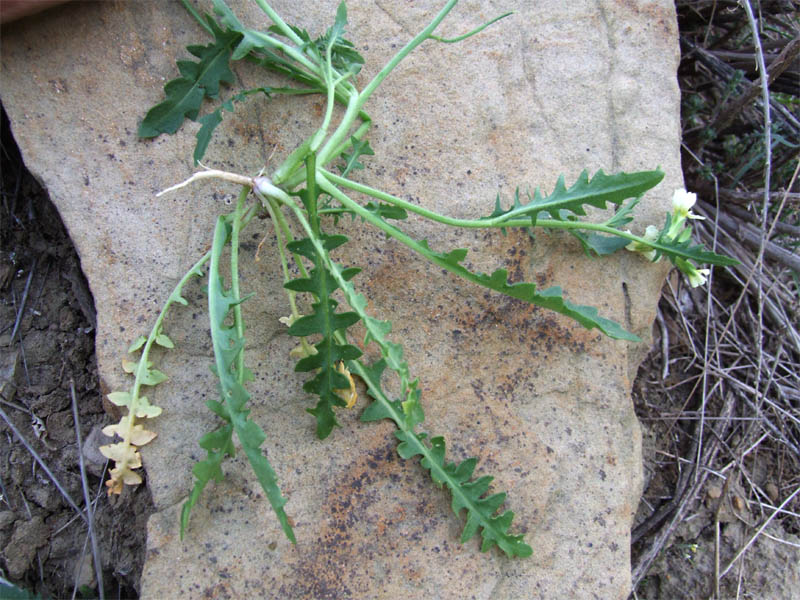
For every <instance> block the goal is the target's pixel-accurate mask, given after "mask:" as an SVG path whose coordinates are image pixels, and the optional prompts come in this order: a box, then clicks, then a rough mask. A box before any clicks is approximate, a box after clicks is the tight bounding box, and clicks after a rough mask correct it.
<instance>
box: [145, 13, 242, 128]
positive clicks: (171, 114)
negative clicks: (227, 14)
mask: <svg viewBox="0 0 800 600" xmlns="http://www.w3.org/2000/svg"><path fill="white" fill-rule="evenodd" d="M206 20H207V22H208V25H209V27H210V29H211V31H212V32H213V34H214V41H213V42H212V43H211V44H208V45H206V46H188V47H187V50H188V51H189V52H190V53H191V54H192V55H194V56H195V57H197V58H198V59H199V60H198V62H193V61H190V60H181V61H178V62H177V65H178V70H179V71H180V74H181V76H180V77H178V78H177V79H173V80H172V81H170V82H168V83H167V84H166V85H165V86H164V93H165V94H166V99H165V100H163V101H162V102H160V103H159V104H156V105H155V106H154V107H153V108H151V109H150V110H149V111H148V112H147V114H146V115H145V117H144V119H143V120H142V122H141V123H140V125H139V131H138V135H139V137H142V138H152V137H156V136H158V135H161V134H162V133H170V134H171V133H175V132H176V131H177V130H178V128H179V127H180V126H181V125H182V124H183V121H184V120H185V119H191V120H195V119H197V115H198V113H199V111H200V105H201V104H202V102H203V99H204V98H216V97H217V96H218V95H219V90H220V84H222V83H226V84H231V83H233V80H234V76H233V72H232V71H231V70H230V66H229V64H230V60H231V53H232V49H233V47H234V46H235V45H236V44H237V43H238V42H239V40H240V39H241V34H239V33H238V32H233V31H223V30H222V29H220V27H219V26H218V25H217V24H216V22H214V20H213V19H211V18H210V17H207V19H206Z"/></svg>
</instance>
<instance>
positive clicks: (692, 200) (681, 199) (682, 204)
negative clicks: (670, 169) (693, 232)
mask: <svg viewBox="0 0 800 600" xmlns="http://www.w3.org/2000/svg"><path fill="white" fill-rule="evenodd" d="M696 203H697V194H695V193H694V192H687V191H686V190H685V189H683V188H681V189H679V190H675V193H674V194H672V213H673V214H674V215H675V216H676V217H678V218H679V219H680V218H683V219H705V217H701V216H700V215H696V214H694V213H693V212H692V211H691V210H690V209H691V208H692V207H693V206H694V205H695V204H696Z"/></svg>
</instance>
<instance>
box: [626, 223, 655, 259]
mask: <svg viewBox="0 0 800 600" xmlns="http://www.w3.org/2000/svg"><path fill="white" fill-rule="evenodd" d="M626 231H627V233H630V230H626ZM659 233H660V231H659V229H658V227H656V226H655V225H648V226H647V229H645V230H644V235H643V236H642V238H644V239H645V240H647V241H648V242H655V241H656V240H657V239H658V234H659ZM625 249H626V250H630V251H631V252H639V253H640V254H641V255H642V256H644V257H645V258H646V259H647V260H649V261H652V260H654V259H655V257H656V251H655V250H654V249H653V247H652V246H650V245H648V244H644V243H642V242H639V241H633V242H631V243H630V244H628V245H627V246H625Z"/></svg>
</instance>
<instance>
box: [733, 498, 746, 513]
mask: <svg viewBox="0 0 800 600" xmlns="http://www.w3.org/2000/svg"><path fill="white" fill-rule="evenodd" d="M731 502H732V503H733V508H734V509H736V512H742V511H744V509H745V502H744V500H742V498H741V496H734V497H733V500H731Z"/></svg>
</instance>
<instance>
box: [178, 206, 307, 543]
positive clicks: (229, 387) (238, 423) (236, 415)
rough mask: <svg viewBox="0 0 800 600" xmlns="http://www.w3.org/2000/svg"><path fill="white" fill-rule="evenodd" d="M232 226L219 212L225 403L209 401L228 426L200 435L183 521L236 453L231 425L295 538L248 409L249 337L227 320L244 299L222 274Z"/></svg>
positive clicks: (219, 327)
mask: <svg viewBox="0 0 800 600" xmlns="http://www.w3.org/2000/svg"><path fill="white" fill-rule="evenodd" d="M231 230H232V227H231V223H230V222H229V219H228V218H226V217H224V216H223V217H219V219H218V220H217V225H216V228H215V230H214V241H213V244H212V247H211V260H210V267H209V272H208V313H209V318H210V325H211V341H212V346H213V349H214V366H215V374H216V375H217V377H218V378H219V387H220V396H221V400H222V402H215V403H213V404H211V405H210V406H211V407H212V409H213V410H214V412H216V413H217V414H219V415H220V416H222V418H223V419H224V420H225V421H226V422H227V425H224V426H223V428H222V432H221V433H220V434H215V435H211V436H204V438H203V440H201V441H202V442H204V443H205V446H206V450H207V451H208V457H207V458H206V459H205V460H204V461H201V462H200V463H198V465H200V466H199V467H197V470H196V472H195V469H193V472H195V476H196V477H197V481H196V482H195V486H194V488H193V490H192V493H191V495H190V497H189V499H188V500H187V501H186V503H185V504H184V507H183V511H182V514H181V526H182V529H185V527H186V525H187V524H188V521H189V515H190V513H191V509H192V507H193V506H194V505H195V503H196V502H197V499H198V498H199V496H200V493H201V492H202V490H203V487H204V486H205V485H206V483H207V482H208V481H209V480H210V478H212V477H213V478H219V477H221V471H220V470H219V465H220V464H221V462H222V459H223V458H224V456H225V455H228V454H232V451H233V447H232V445H231V444H230V441H229V439H230V438H229V437H228V435H227V430H226V429H225V428H226V427H228V426H232V431H234V432H235V433H236V437H237V438H239V441H240V442H241V444H242V450H244V453H245V455H246V456H247V459H248V462H249V463H250V466H251V467H252V469H253V472H254V473H255V474H256V477H257V478H258V481H259V483H260V484H261V488H262V489H263V490H264V493H265V494H266V496H267V500H268V501H269V503H270V505H271V506H272V509H273V511H274V512H275V514H276V516H277V517H278V521H279V522H280V524H281V527H282V529H283V532H284V533H285V534H286V537H288V538H289V540H291V541H292V543H294V542H295V537H294V532H293V531H292V527H291V525H290V523H289V519H288V517H287V515H286V512H285V511H284V510H283V506H284V505H285V504H286V499H285V498H283V496H282V495H281V491H280V488H279V487H278V479H277V476H276V474H275V471H274V470H273V468H272V465H271V464H270V463H269V461H268V460H267V458H266V457H265V456H264V455H263V453H262V451H261V444H263V442H264V440H265V438H266V435H265V434H264V432H263V431H262V430H261V428H260V427H259V426H258V425H257V424H256V423H255V422H254V421H252V420H251V419H249V417H248V415H249V413H250V410H249V409H248V408H246V405H247V401H248V400H249V399H250V395H249V394H248V393H247V390H246V389H245V388H244V385H243V384H242V383H243V382H244V381H245V380H246V379H247V377H248V373H249V371H247V370H245V369H244V368H243V366H242V365H241V362H240V361H239V360H238V357H239V354H240V353H241V352H242V350H243V349H244V338H243V337H241V335H240V334H239V330H238V328H237V323H236V317H235V318H234V325H233V326H228V325H226V324H225V321H226V318H227V317H228V314H229V313H230V312H231V311H232V310H233V308H234V307H235V306H238V305H239V304H240V303H241V302H242V301H243V300H244V299H242V298H237V297H235V296H234V295H233V293H232V291H231V290H229V289H226V288H225V287H224V285H223V281H222V276H221V274H220V259H221V256H222V250H223V248H224V246H225V245H226V243H227V241H228V240H229V238H230V236H231ZM232 243H238V240H234V241H232Z"/></svg>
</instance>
